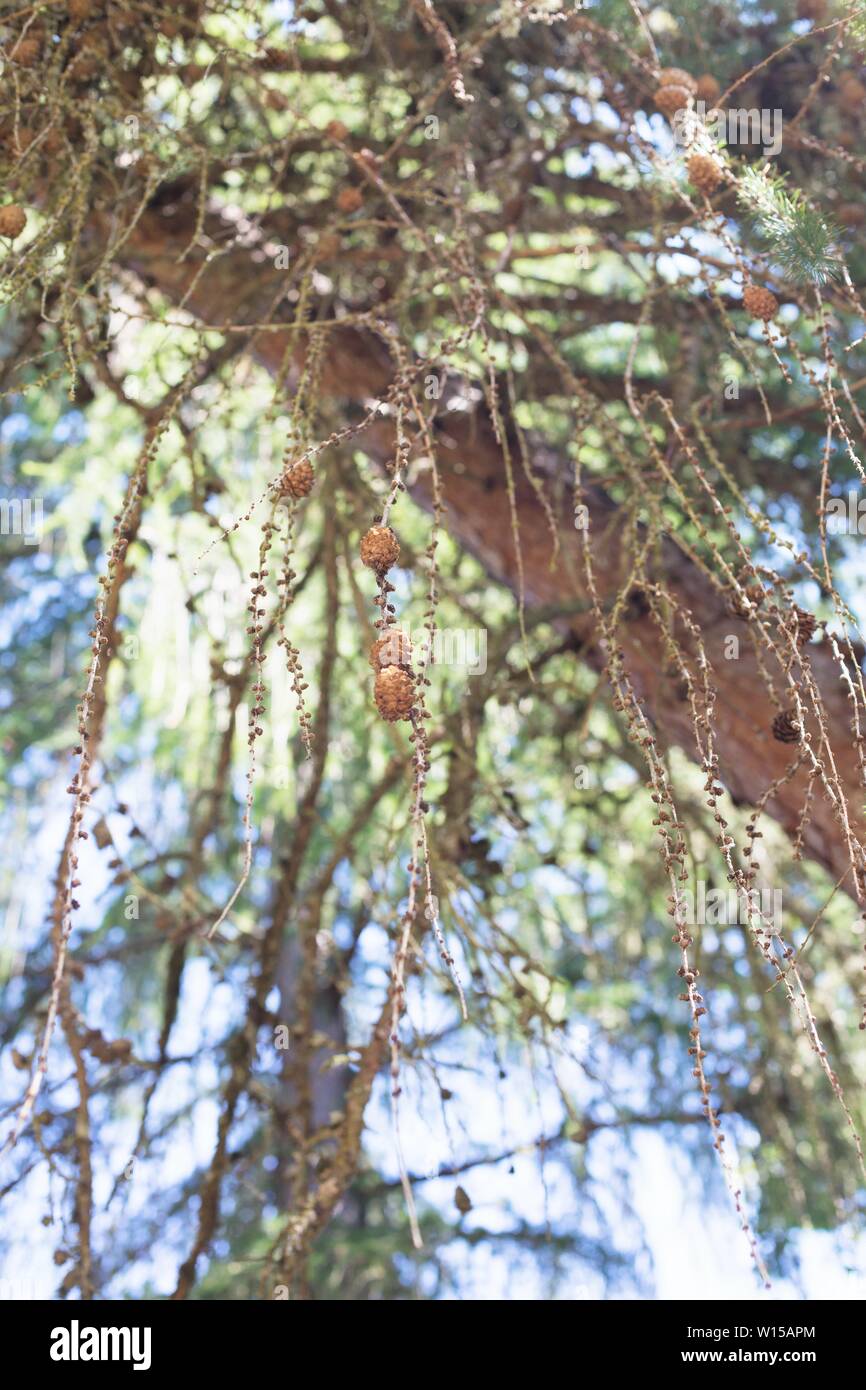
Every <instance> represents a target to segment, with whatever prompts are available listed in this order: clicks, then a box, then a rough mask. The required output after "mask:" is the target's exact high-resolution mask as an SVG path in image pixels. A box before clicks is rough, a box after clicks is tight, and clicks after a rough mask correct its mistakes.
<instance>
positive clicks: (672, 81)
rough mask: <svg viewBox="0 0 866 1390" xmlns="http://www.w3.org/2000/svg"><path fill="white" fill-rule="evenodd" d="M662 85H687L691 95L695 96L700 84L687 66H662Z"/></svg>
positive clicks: (660, 76) (660, 77)
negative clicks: (686, 68)
mask: <svg viewBox="0 0 866 1390" xmlns="http://www.w3.org/2000/svg"><path fill="white" fill-rule="evenodd" d="M659 86H660V87H685V89H686V91H687V92H688V94H689V96H694V95H695V92H696V91H697V90H698V84H697V82H696V81H695V79H694V78H693V77H692V75H691V73H690V72H686V70H685V68H662V70H661V72H660V73H659Z"/></svg>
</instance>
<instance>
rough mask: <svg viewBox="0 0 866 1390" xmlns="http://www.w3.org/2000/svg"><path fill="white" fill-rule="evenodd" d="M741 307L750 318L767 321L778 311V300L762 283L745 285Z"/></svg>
mask: <svg viewBox="0 0 866 1390" xmlns="http://www.w3.org/2000/svg"><path fill="white" fill-rule="evenodd" d="M743 308H744V309H745V310H747V312H748V313H750V314H751V315H752V318H754V319H763V320H764V323H769V322H770V319H773V318H775V317H776V314H777V313H778V312H779V301H778V299H777V298H776V296H775V295H774V294H773V293H772V292H771V291H770V290H765V289H764V287H763V285H747V286H746V288H745V289H744V290H743Z"/></svg>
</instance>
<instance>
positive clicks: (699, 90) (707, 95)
mask: <svg viewBox="0 0 866 1390" xmlns="http://www.w3.org/2000/svg"><path fill="white" fill-rule="evenodd" d="M721 94H722V89H721V87H720V86H719V84H718V82H717V81H716V79H715V78H714V77H713V75H712V73H709V72H705V73H702V74H701V76H700V77H699V78H698V81H697V86H696V89H695V96H696V97H697V99H698V101H702V102H704V103H705V104H706V106H707V107H708V108H709V107H713V106H715V104H716V102H717V101H718V99H719V97H720V96H721Z"/></svg>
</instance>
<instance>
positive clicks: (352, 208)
mask: <svg viewBox="0 0 866 1390" xmlns="http://www.w3.org/2000/svg"><path fill="white" fill-rule="evenodd" d="M363 204H364V195H363V193H362V192H361V190H360V188H355V186H354V184H348V185H347V186H346V187H345V188H341V189H340V191H339V193H338V194H337V207H338V208H339V210H340V212H357V211H358V209H359V208H360V207H362V206H363Z"/></svg>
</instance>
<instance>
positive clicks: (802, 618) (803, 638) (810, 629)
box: [785, 603, 818, 647]
mask: <svg viewBox="0 0 866 1390" xmlns="http://www.w3.org/2000/svg"><path fill="white" fill-rule="evenodd" d="M817 626H818V619H817V618H816V617H815V615H814V613H809V612H807V610H806V609H805V608H801V607H800V606H799V604H796V603H795V604H794V607H793V609H792V610H791V613H790V616H789V617H788V620H787V622H786V623H785V627H786V628H787V629H788V631H789V632H790V633H791V635H792V637H793V638H794V640H795V641H796V643H797V646H798V647H805V645H806V643H807V642H809V641H811V639H812V637H813V636H814V634H815V630H816V628H817Z"/></svg>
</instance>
